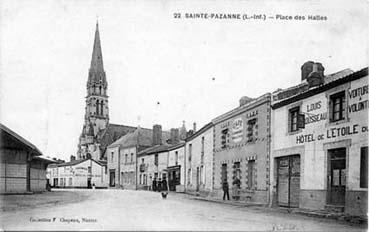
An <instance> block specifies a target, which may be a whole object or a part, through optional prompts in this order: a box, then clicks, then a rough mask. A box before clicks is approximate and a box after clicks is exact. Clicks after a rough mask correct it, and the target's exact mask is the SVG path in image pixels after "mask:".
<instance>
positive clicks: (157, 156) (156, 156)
mask: <svg viewBox="0 0 369 232" xmlns="http://www.w3.org/2000/svg"><path fill="white" fill-rule="evenodd" d="M154 164H155V166H158V164H159V155H158V154H155V157H154Z"/></svg>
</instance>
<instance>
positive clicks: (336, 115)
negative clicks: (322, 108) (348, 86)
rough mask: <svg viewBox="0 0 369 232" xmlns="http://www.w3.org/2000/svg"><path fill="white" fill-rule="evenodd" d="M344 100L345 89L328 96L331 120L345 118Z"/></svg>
mask: <svg viewBox="0 0 369 232" xmlns="http://www.w3.org/2000/svg"><path fill="white" fill-rule="evenodd" d="M345 100H346V96H345V91H341V92H339V93H336V94H333V95H331V96H330V98H329V112H330V121H331V122H336V121H340V120H343V119H345Z"/></svg>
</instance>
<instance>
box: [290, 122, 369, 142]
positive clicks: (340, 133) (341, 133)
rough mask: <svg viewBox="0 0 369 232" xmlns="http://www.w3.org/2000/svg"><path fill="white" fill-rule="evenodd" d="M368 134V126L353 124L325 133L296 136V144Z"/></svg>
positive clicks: (330, 129)
mask: <svg viewBox="0 0 369 232" xmlns="http://www.w3.org/2000/svg"><path fill="white" fill-rule="evenodd" d="M359 133H368V126H361V127H360V126H359V124H354V125H350V126H340V127H332V128H329V129H327V130H326V132H325V133H320V134H313V133H310V134H304V135H297V136H296V144H303V143H310V142H315V141H319V140H325V139H334V138H341V137H346V136H349V135H354V134H359Z"/></svg>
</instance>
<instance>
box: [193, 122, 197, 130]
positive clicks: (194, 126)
mask: <svg viewBox="0 0 369 232" xmlns="http://www.w3.org/2000/svg"><path fill="white" fill-rule="evenodd" d="M195 132H196V122H194V123H193V133H195Z"/></svg>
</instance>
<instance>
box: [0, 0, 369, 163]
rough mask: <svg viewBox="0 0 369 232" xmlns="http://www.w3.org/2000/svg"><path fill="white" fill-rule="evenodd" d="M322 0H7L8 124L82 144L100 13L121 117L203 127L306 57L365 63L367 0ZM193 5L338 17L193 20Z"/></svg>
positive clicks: (34, 136) (67, 145)
mask: <svg viewBox="0 0 369 232" xmlns="http://www.w3.org/2000/svg"><path fill="white" fill-rule="evenodd" d="M322 2H327V1H316V0H312V1H300V3H295V1H234V2H231V1H203V2H201V3H199V2H195V1H156V2H154V1H118V0H116V1H114V0H109V1H92V0H91V1H56V0H55V1H52V0H49V1H42V0H37V1H36V0H27V1H25V0H24V1H14V0H2V1H1V3H0V8H1V12H0V17H1V18H0V42H1V43H0V55H1V56H0V65H1V66H0V68H1V69H0V70H1V80H0V92H1V98H0V99H1V102H0V103H1V104H0V107H1V111H0V113H1V114H0V116H1V123H3V124H5V125H6V126H8V127H9V128H10V129H12V130H14V131H15V132H17V133H19V134H20V135H21V136H23V137H24V138H26V139H27V140H29V141H30V142H32V143H33V144H35V145H36V146H37V147H38V148H39V149H40V150H41V151H42V152H43V153H44V155H48V156H51V157H58V158H63V159H69V156H70V155H72V154H75V153H76V152H77V144H78V137H79V135H80V133H81V130H82V126H83V121H84V107H85V96H86V82H87V76H88V68H89V65H90V61H91V54H92V47H93V39H94V38H93V37H94V31H95V23H96V16H97V15H98V19H99V28H100V37H101V45H102V52H103V61H104V67H105V71H106V76H107V81H108V95H109V110H110V122H111V123H116V124H124V125H132V126H137V125H138V124H140V125H141V126H142V127H148V128H151V127H152V125H153V124H154V123H159V124H161V125H162V126H163V128H164V129H170V128H171V127H179V126H181V124H182V121H183V120H185V121H186V126H187V129H189V127H191V126H192V123H193V122H194V121H196V122H197V125H198V129H199V128H200V127H201V126H203V125H204V124H206V123H208V122H209V121H210V120H212V119H213V118H215V117H217V116H219V115H220V114H223V113H225V112H227V111H229V110H231V109H233V108H235V107H237V106H238V100H239V98H240V97H241V96H245V95H246V96H249V97H257V96H260V95H262V94H264V93H266V92H272V91H274V90H276V89H277V88H286V87H289V86H291V85H295V84H298V83H300V67H301V65H302V64H303V63H304V62H305V61H308V60H313V61H319V62H321V63H322V64H323V66H324V67H325V69H326V74H329V73H333V72H337V71H340V70H342V69H345V68H351V69H352V70H354V71H357V70H359V69H362V68H364V67H366V66H367V63H368V56H367V54H368V52H369V50H368V13H367V12H368V11H367V9H368V8H367V3H366V1H352V2H351V1H346V2H344V1H342V2H337V1H334V2H333V1H329V2H328V3H324V4H323V3H322ZM186 12H188V13H240V14H248V15H252V14H266V15H267V16H275V15H276V14H281V15H291V16H295V15H304V16H307V15H322V16H326V17H327V20H325V21H311V20H304V21H296V20H292V21H291V20H290V21H284V20H266V21H260V20H249V21H244V20H225V19H207V20H206V19H185V18H183V17H184V15H183V14H184V13H186ZM174 13H182V18H181V19H175V18H174V17H173V14H174ZM157 102H160V105H159V106H158V105H157Z"/></svg>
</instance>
